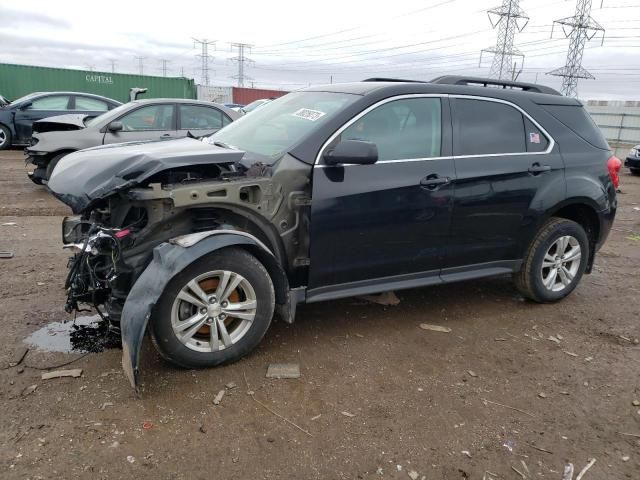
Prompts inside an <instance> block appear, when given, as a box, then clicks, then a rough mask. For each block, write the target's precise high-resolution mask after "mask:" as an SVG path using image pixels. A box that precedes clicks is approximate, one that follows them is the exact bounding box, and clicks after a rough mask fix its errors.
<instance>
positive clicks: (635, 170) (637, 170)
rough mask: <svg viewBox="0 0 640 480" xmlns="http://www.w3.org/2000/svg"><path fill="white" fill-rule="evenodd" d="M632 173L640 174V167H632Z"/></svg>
mask: <svg viewBox="0 0 640 480" xmlns="http://www.w3.org/2000/svg"><path fill="white" fill-rule="evenodd" d="M629 170H631V174H632V175H640V168H630V169H629Z"/></svg>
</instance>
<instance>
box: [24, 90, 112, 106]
mask: <svg viewBox="0 0 640 480" xmlns="http://www.w3.org/2000/svg"><path fill="white" fill-rule="evenodd" d="M29 95H33V96H34V97H35V96H40V95H82V96H83V97H93V98H100V99H102V100H108V101H109V102H111V103H117V104H119V105H120V104H122V102H119V101H118V100H114V99H113V98H109V97H105V96H104V95H96V94H95V93H86V92H33V93H30V94H29Z"/></svg>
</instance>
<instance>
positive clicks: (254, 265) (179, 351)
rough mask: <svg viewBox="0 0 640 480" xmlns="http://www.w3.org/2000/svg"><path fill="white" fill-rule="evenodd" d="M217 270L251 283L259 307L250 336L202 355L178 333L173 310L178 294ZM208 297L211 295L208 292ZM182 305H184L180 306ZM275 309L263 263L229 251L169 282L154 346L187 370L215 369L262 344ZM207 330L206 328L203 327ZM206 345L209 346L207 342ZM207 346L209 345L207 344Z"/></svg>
mask: <svg viewBox="0 0 640 480" xmlns="http://www.w3.org/2000/svg"><path fill="white" fill-rule="evenodd" d="M216 270H226V271H230V272H234V273H236V274H239V275H241V276H242V277H244V278H245V279H246V280H247V281H248V282H249V284H250V285H251V287H252V288H253V291H254V292H255V298H256V303H257V306H256V309H255V317H254V319H253V321H252V322H251V324H250V326H249V328H248V330H246V333H244V335H243V336H241V337H240V338H239V339H238V340H237V342H236V343H233V344H232V345H231V346H226V347H225V348H224V349H221V350H217V351H207V352H198V351H194V350H193V349H192V348H189V347H188V346H187V345H185V344H184V343H183V342H182V341H181V340H180V339H179V338H178V336H177V334H176V333H175V332H174V330H173V327H172V310H173V308H174V301H177V300H176V299H177V296H178V294H179V293H180V291H181V290H182V289H183V287H185V286H186V285H187V283H189V282H190V281H191V280H193V279H196V278H197V277H198V276H200V275H203V274H205V273H207V272H211V271H216ZM207 295H210V293H209V292H207ZM179 305H182V304H181V303H179ZM274 308H275V292H274V287H273V282H272V281H271V277H270V276H269V273H268V272H267V270H266V269H265V267H264V266H263V265H262V263H260V261H258V259H257V258H256V257H254V256H253V255H251V254H250V253H248V252H247V251H245V250H242V249H240V248H233V247H231V248H225V249H222V250H219V251H216V252H213V253H211V254H209V255H207V256H205V257H203V258H201V259H199V260H198V261H197V262H194V263H192V264H191V265H189V266H188V267H187V268H185V269H184V270H183V271H182V272H180V273H179V274H178V275H176V276H175V277H174V278H173V279H172V280H171V281H170V282H169V284H168V285H167V287H166V288H165V291H164V292H163V293H162V296H161V297H160V300H159V301H158V303H157V304H156V308H155V309H154V313H153V315H152V317H151V319H150V325H149V330H150V333H151V339H152V341H153V344H154V345H155V347H156V349H157V350H158V352H159V353H160V355H161V356H162V357H163V358H164V359H165V360H167V361H169V362H171V363H173V364H174V365H177V366H179V367H184V368H206V367H213V366H216V365H222V364H226V363H232V362H235V361H237V360H239V359H240V358H242V357H244V356H245V355H247V354H248V353H249V352H251V351H252V350H253V349H254V348H255V347H256V346H257V345H258V343H260V341H261V340H262V337H264V334H265V333H266V331H267V329H268V328H269V325H270V324H271V319H272V318H273V312H274ZM196 310H198V309H196ZM207 315H209V314H207ZM230 317H231V315H230ZM228 320H231V321H237V322H239V320H233V319H231V318H229V319H228ZM230 325H233V324H230ZM203 327H205V326H204V325H203ZM208 328H212V327H211V326H209V327H208ZM198 332H200V330H198ZM196 335H200V333H196ZM207 335H208V334H207ZM205 338H206V336H205ZM203 341H204V342H206V340H203ZM221 343H222V342H221ZM207 345H209V344H208V343H207Z"/></svg>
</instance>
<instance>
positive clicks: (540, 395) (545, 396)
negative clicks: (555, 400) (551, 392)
mask: <svg viewBox="0 0 640 480" xmlns="http://www.w3.org/2000/svg"><path fill="white" fill-rule="evenodd" d="M538 396H539V397H540V398H547V394H546V393H544V392H540V393H538Z"/></svg>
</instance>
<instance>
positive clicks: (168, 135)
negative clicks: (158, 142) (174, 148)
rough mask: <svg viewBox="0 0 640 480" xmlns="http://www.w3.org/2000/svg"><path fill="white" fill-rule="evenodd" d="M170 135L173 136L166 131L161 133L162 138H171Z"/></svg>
mask: <svg viewBox="0 0 640 480" xmlns="http://www.w3.org/2000/svg"><path fill="white" fill-rule="evenodd" d="M170 136H171V134H170V133H165V134H162V135H160V138H169V137H170Z"/></svg>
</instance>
